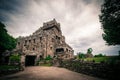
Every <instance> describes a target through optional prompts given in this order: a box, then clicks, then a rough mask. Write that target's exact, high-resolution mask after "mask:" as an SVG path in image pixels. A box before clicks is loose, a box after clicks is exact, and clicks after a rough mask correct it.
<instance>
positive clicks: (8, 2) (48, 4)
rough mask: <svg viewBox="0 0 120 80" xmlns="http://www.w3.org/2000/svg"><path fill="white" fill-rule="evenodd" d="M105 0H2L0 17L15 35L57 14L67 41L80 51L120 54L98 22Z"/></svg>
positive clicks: (31, 29)
mask: <svg viewBox="0 0 120 80" xmlns="http://www.w3.org/2000/svg"><path fill="white" fill-rule="evenodd" d="M102 3H103V0H0V21H1V22H3V23H4V24H5V25H6V29H7V30H8V33H9V34H11V35H12V36H14V37H18V36H27V35H30V34H32V33H33V32H34V31H35V30H37V29H38V28H39V27H41V26H42V25H43V22H47V21H50V20H52V19H53V18H55V19H56V20H57V22H59V23H60V24H61V29H62V33H63V35H64V36H65V38H66V42H67V43H68V44H69V45H70V46H71V47H72V48H73V49H74V51H75V54H76V53H77V52H83V53H86V52H87V49H88V48H92V49H93V54H99V53H103V54H106V55H114V54H118V51H119V50H120V46H107V45H105V44H106V43H105V41H104V40H103V39H102V33H103V32H102V29H101V24H100V22H99V16H98V15H99V14H100V6H101V4H102Z"/></svg>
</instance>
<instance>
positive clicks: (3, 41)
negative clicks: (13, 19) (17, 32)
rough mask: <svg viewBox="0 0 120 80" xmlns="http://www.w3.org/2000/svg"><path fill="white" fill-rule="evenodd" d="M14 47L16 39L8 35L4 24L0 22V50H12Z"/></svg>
mask: <svg viewBox="0 0 120 80" xmlns="http://www.w3.org/2000/svg"><path fill="white" fill-rule="evenodd" d="M15 47H16V39H14V38H13V37H12V36H10V35H9V34H8V33H7V30H6V29H5V25H4V24H3V23H1V22H0V52H4V51H5V50H12V49H14V48H15Z"/></svg>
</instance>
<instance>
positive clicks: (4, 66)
mask: <svg viewBox="0 0 120 80" xmlns="http://www.w3.org/2000/svg"><path fill="white" fill-rule="evenodd" d="M16 68H17V69H18V68H19V66H12V65H1V66H0V71H1V70H9V69H16Z"/></svg>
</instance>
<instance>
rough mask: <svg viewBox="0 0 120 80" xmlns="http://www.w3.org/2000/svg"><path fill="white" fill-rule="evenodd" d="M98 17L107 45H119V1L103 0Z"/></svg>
mask: <svg viewBox="0 0 120 80" xmlns="http://www.w3.org/2000/svg"><path fill="white" fill-rule="evenodd" d="M99 18H100V22H101V24H102V29H103V31H104V33H103V34H102V36H103V39H104V40H105V41H106V43H107V45H120V1H119V0H104V3H103V5H102V6H101V15H100V16H99Z"/></svg>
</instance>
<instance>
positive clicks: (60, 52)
mask: <svg viewBox="0 0 120 80" xmlns="http://www.w3.org/2000/svg"><path fill="white" fill-rule="evenodd" d="M16 49H17V50H20V51H21V52H22V56H21V62H24V63H25V64H26V65H32V64H29V62H33V64H35V63H36V62H37V61H38V60H39V59H41V58H46V57H47V56H51V57H55V56H57V57H60V58H62V59H70V58H73V53H74V51H73V49H72V48H71V47H70V46H69V45H68V44H67V43H66V42H65V37H64V36H63V35H62V31H61V28H60V23H58V22H57V21H56V20H55V19H53V20H52V21H49V22H46V23H43V27H40V28H39V29H38V30H36V31H35V32H34V33H33V34H32V35H30V36H27V37H19V38H18V42H17V46H16Z"/></svg>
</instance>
